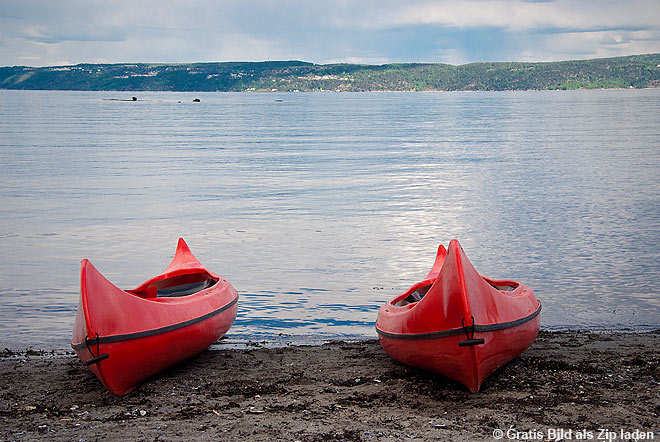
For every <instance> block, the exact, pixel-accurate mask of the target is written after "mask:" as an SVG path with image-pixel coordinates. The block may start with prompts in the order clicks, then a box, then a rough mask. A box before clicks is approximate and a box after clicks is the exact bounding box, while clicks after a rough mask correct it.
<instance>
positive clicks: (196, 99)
mask: <svg viewBox="0 0 660 442" xmlns="http://www.w3.org/2000/svg"><path fill="white" fill-rule="evenodd" d="M200 101H202V100H200V99H199V98H195V99H194V100H193V103H199V102H200Z"/></svg>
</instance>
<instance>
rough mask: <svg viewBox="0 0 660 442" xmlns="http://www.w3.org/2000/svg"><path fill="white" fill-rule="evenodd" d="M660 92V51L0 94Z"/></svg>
mask: <svg viewBox="0 0 660 442" xmlns="http://www.w3.org/2000/svg"><path fill="white" fill-rule="evenodd" d="M631 87H632V88H647V87H660V54H648V55H633V56H628V57H617V58H602V59H595V60H574V61H562V62H551V63H521V62H502V63H470V64H466V65H461V66H454V65H449V64H439V63H396V64H386V65H380V66H375V65H357V64H329V65H317V64H312V63H306V62H301V61H273V62H230V63H186V64H149V63H137V64H78V65H75V66H55V67H42V68H34V67H25V66H12V67H0V89H43V90H92V91H301V92H305V91H459V90H461V91H477V90H479V91H502V90H527V89H535V90H543V89H592V88H631Z"/></svg>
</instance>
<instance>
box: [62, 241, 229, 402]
mask: <svg viewBox="0 0 660 442" xmlns="http://www.w3.org/2000/svg"><path fill="white" fill-rule="evenodd" d="M81 267H82V268H81V274H80V295H81V296H80V304H79V305H78V312H77V314H76V319H75V322H74V325H73V337H72V339H71V347H73V349H74V350H75V351H76V353H77V354H78V357H79V358H80V359H81V360H82V361H83V362H84V363H85V364H86V365H87V367H88V368H89V369H90V370H91V371H92V372H93V373H94V374H95V375H96V377H98V378H99V380H100V381H101V383H102V384H103V385H104V386H105V388H107V389H108V391H110V392H111V393H114V394H116V395H123V394H126V393H129V392H130V391H133V390H134V389H135V388H137V386H138V385H139V384H140V383H141V382H142V381H143V380H145V379H146V378H148V377H149V376H151V375H153V374H155V373H157V372H159V371H161V370H163V369H165V368H167V367H169V366H170V365H173V364H175V363H177V362H179V361H181V360H183V359H185V358H188V357H190V356H192V355H194V354H196V353H199V352H200V351H202V350H204V349H205V348H207V347H208V346H209V345H211V344H213V343H214V342H215V341H217V340H218V339H219V338H220V337H222V336H223V335H224V334H225V333H227V330H229V327H231V325H232V324H233V322H234V319H235V318H236V310H237V307H238V293H237V292H236V290H235V289H234V287H232V285H231V284H230V283H229V282H228V281H226V280H225V279H223V278H221V277H220V276H218V275H216V274H215V273H213V272H210V271H209V270H207V269H206V268H205V267H204V266H203V265H202V264H201V263H200V262H199V261H197V259H196V258H195V257H194V256H193V254H192V252H191V251H190V249H189V248H188V246H187V245H186V243H185V241H184V240H183V238H180V239H179V244H178V246H177V249H176V253H175V255H174V259H172V262H171V263H170V265H169V266H168V267H167V269H166V270H165V272H163V273H162V274H161V275H158V276H155V277H153V278H151V279H150V280H148V281H146V282H145V283H143V284H141V285H140V286H138V287H137V288H135V289H134V290H121V289H120V288H118V287H116V286H115V285H114V284H112V283H111V282H110V281H108V280H107V279H105V278H104V277H103V275H101V273H99V271H98V270H96V268H95V267H94V266H93V265H92V263H90V262H89V261H88V260H86V259H84V260H83V261H82V264H81Z"/></svg>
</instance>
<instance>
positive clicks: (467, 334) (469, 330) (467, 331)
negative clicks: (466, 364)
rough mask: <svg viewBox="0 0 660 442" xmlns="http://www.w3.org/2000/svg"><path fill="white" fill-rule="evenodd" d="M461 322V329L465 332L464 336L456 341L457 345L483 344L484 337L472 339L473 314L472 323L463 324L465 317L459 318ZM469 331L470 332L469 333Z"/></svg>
mask: <svg viewBox="0 0 660 442" xmlns="http://www.w3.org/2000/svg"><path fill="white" fill-rule="evenodd" d="M461 324H463V331H464V332H465V337H466V338H467V339H464V340H462V341H458V346H459V347H469V346H472V345H481V344H483V343H484V342H485V341H484V338H477V339H474V316H472V325H468V326H466V325H465V318H461ZM470 333H471V334H470Z"/></svg>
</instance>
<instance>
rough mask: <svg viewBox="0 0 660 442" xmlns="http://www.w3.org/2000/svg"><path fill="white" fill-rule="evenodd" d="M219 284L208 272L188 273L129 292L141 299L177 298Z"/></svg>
mask: <svg viewBox="0 0 660 442" xmlns="http://www.w3.org/2000/svg"><path fill="white" fill-rule="evenodd" d="M217 282H218V279H217V278H214V277H211V276H209V274H208V273H206V272H204V273H188V274H185V275H178V276H172V277H170V278H165V279H161V280H158V281H155V282H153V283H151V284H149V285H147V286H146V287H138V288H137V289H135V290H127V291H128V292H129V293H132V294H134V295H136V296H139V297H140V298H175V297H181V296H188V295H193V294H195V293H198V292H201V291H202V290H206V289H208V288H210V287H213V286H214V285H215V284H216V283H217Z"/></svg>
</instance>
